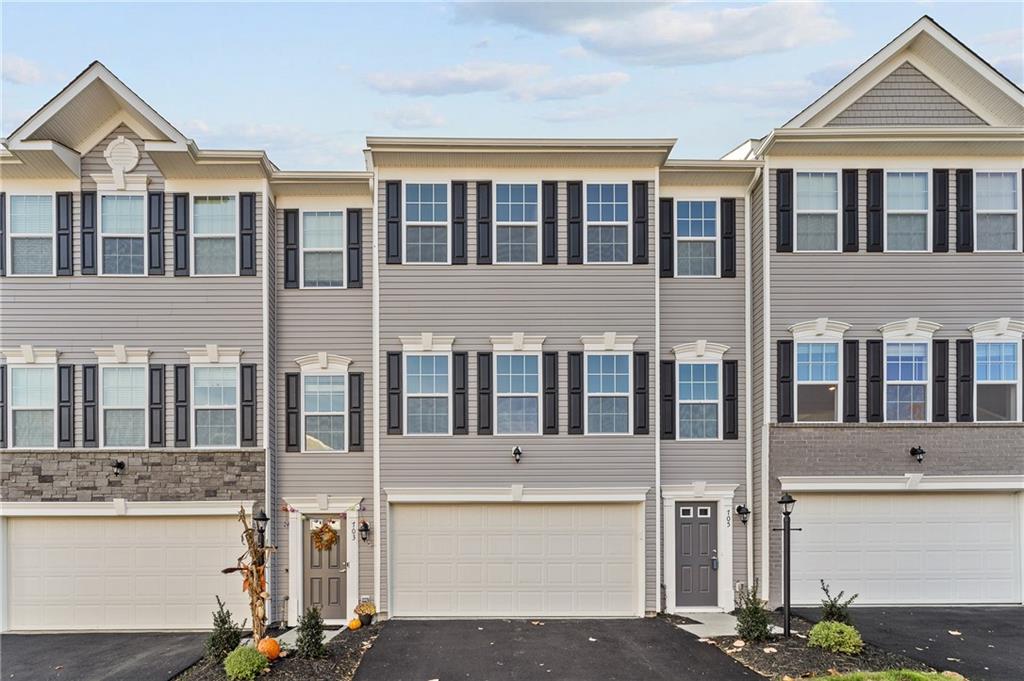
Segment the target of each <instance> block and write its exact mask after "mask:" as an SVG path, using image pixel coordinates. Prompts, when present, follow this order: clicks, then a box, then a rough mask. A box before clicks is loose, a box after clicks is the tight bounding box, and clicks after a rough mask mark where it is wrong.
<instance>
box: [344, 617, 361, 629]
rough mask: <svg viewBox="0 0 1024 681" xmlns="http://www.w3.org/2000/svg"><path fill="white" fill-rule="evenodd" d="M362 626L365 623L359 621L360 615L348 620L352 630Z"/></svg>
mask: <svg viewBox="0 0 1024 681" xmlns="http://www.w3.org/2000/svg"><path fill="white" fill-rule="evenodd" d="M361 626H363V623H362V622H360V621H359V618H358V617H356V618H355V619H351V620H349V621H348V628H349V629H351V630H352V631H355V630H356V629H358V628H359V627H361Z"/></svg>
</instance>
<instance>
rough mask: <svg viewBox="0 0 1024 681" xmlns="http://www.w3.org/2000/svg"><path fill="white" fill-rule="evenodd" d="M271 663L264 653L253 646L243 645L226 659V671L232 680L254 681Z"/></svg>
mask: <svg viewBox="0 0 1024 681" xmlns="http://www.w3.org/2000/svg"><path fill="white" fill-rule="evenodd" d="M269 664H270V663H269V662H267V658H265V657H263V653H261V652H260V651H258V650H256V649H255V648H253V647H252V646H242V647H241V648H235V649H234V650H232V651H231V653H230V654H229V655H228V656H227V657H226V658H225V659H224V673H225V674H227V676H228V678H229V679H231V681H254V679H255V678H256V677H257V676H258V675H259V673H260V672H262V671H263V670H264V669H266V668H267V665H269Z"/></svg>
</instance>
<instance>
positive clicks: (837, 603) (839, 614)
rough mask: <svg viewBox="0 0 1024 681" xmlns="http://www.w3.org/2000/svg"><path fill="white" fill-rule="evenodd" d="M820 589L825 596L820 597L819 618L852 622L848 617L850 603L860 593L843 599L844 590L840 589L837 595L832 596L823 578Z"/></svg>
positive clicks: (845, 622) (846, 622) (844, 622)
mask: <svg viewBox="0 0 1024 681" xmlns="http://www.w3.org/2000/svg"><path fill="white" fill-rule="evenodd" d="M821 590H822V591H824V592H825V597H824V598H823V599H821V619H822V620H825V621H827V622H842V623H843V624H853V620H851V619H850V604H851V603H853V602H854V601H855V600H856V599H857V596H859V595H860V594H853V595H852V596H850V597H849V598H847V599H846V600H845V601H844V600H843V594H845V593H846V592H845V591H840V592H839V594H838V595H837V596H833V595H832V594H831V593H829V590H828V584H826V583H825V580H824V579H823V580H821Z"/></svg>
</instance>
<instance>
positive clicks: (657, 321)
mask: <svg viewBox="0 0 1024 681" xmlns="http://www.w3.org/2000/svg"><path fill="white" fill-rule="evenodd" d="M660 217H661V173H660V172H655V174H654V220H653V221H652V222H653V224H654V235H655V239H654V394H655V396H656V399H655V402H654V592H655V596H654V610H655V612H661V587H662V584H661V523H662V518H661V402H660V400H661V231H660V230H661V226H660V224H659V219H660ZM648 399H650V398H649V397H648Z"/></svg>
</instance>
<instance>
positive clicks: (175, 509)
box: [0, 499, 255, 518]
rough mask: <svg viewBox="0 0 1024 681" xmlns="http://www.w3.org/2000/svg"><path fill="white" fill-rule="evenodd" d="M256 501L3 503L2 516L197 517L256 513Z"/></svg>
mask: <svg viewBox="0 0 1024 681" xmlns="http://www.w3.org/2000/svg"><path fill="white" fill-rule="evenodd" d="M254 503H255V501H253V500H252V499H246V500H237V501H236V500H231V501H128V500H126V499H111V500H110V501H8V502H4V503H3V504H0V517H8V518H15V517H31V516H55V517H59V516H133V517H137V516H194V515H202V516H207V515H237V514H238V511H239V509H240V508H245V510H246V513H252V505H253V504H254Z"/></svg>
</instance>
